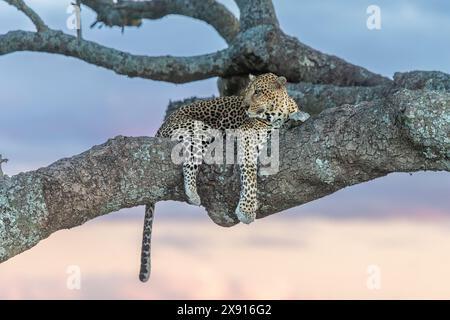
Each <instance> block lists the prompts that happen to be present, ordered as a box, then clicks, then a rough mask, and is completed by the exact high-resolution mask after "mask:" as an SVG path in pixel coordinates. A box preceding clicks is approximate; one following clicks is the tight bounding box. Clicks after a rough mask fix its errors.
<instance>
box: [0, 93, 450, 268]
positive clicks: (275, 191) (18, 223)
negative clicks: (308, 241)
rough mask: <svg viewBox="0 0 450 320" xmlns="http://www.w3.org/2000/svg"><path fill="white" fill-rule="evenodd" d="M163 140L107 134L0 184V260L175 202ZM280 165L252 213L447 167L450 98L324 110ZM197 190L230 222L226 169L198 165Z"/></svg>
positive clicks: (403, 96)
mask: <svg viewBox="0 0 450 320" xmlns="http://www.w3.org/2000/svg"><path fill="white" fill-rule="evenodd" d="M172 146H173V142H170V141H167V140H165V139H158V138H145V137H140V138H127V137H117V138H115V139H112V140H110V141H108V142H107V143H105V144H103V145H100V146H96V147H94V148H92V149H91V150H89V151H86V152H84V153H82V154H80V155H78V156H74V157H71V158H67V159H62V160H59V161H57V162H55V163H54V164H52V165H50V166H49V167H46V168H41V169H39V170H36V171H31V172H27V173H22V174H19V175H16V176H13V177H11V178H8V177H6V178H4V179H3V180H2V181H1V182H0V261H5V260H7V259H9V258H11V257H12V256H14V255H16V254H18V253H20V252H22V251H25V250H27V249H28V248H31V247H32V246H34V245H35V244H37V243H38V242H39V241H40V240H42V239H44V238H46V237H48V236H49V235H50V234H52V233H53V232H55V231H57V230H60V229H64V228H71V227H74V226H78V225H80V224H82V223H84V222H86V221H88V220H90V219H93V218H95V217H97V216H100V215H103V214H107V213H109V212H113V211H117V210H119V209H121V208H129V207H133V206H137V205H144V204H146V203H148V202H153V201H160V200H169V199H170V200H178V201H185V196H184V191H183V183H182V174H181V168H180V167H179V166H176V165H174V164H173V162H172V161H171V156H170V154H171V148H172ZM280 159H281V163H280V170H279V172H278V173H277V174H275V175H271V176H266V177H260V178H259V186H258V190H259V191H258V197H259V200H260V204H261V207H260V210H259V212H258V218H262V217H265V216H267V215H270V214H273V213H276V212H279V211H281V210H284V209H287V208H291V207H294V206H298V205H301V204H303V203H306V202H308V201H312V200H314V199H318V198H320V197H323V196H325V195H328V194H330V193H333V192H335V191H337V190H339V189H341V188H344V187H346V186H350V185H354V184H357V183H361V182H364V181H367V180H371V179H374V178H377V177H381V176H384V175H386V174H388V173H390V172H412V171H418V170H447V171H450V94H449V93H446V92H438V91H422V90H417V91H410V90H405V89H403V90H400V91H398V92H396V93H393V94H391V95H389V96H388V97H387V98H385V99H377V100H374V101H372V102H363V103H360V104H358V105H355V106H352V105H344V106H341V107H338V108H332V109H328V110H325V111H324V112H322V113H321V114H320V115H318V116H315V117H312V118H311V119H310V120H308V121H307V122H306V123H305V124H303V125H300V126H293V127H292V128H291V129H289V130H287V131H286V132H285V133H284V134H283V135H282V137H281V146H280ZM198 185H199V194H200V196H201V198H202V203H203V204H204V206H205V207H206V209H207V211H208V214H209V216H210V217H211V218H212V220H213V221H214V222H216V223H218V224H220V225H223V226H232V225H234V224H236V223H237V220H236V218H235V217H234V214H233V212H234V206H235V205H236V203H237V200H238V197H239V178H238V172H237V170H236V168H235V167H234V166H216V165H211V166H208V165H204V166H202V170H201V173H200V175H199V183H198Z"/></svg>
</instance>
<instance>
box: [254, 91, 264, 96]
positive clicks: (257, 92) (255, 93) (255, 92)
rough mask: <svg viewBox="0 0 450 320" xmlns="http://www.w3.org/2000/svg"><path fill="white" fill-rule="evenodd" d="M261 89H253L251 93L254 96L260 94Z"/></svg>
mask: <svg viewBox="0 0 450 320" xmlns="http://www.w3.org/2000/svg"><path fill="white" fill-rule="evenodd" d="M261 92H262V91H261V90H260V89H255V91H254V92H253V94H254V95H255V96H259V95H260V94H261Z"/></svg>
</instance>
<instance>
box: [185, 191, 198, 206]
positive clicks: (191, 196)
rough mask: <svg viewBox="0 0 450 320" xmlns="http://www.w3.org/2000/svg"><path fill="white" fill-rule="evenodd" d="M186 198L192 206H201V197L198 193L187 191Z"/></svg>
mask: <svg viewBox="0 0 450 320" xmlns="http://www.w3.org/2000/svg"><path fill="white" fill-rule="evenodd" d="M186 196H187V198H188V202H189V203H190V204H193V205H195V206H199V205H200V204H201V200H200V196H199V195H198V193H197V191H193V190H190V189H187V190H186Z"/></svg>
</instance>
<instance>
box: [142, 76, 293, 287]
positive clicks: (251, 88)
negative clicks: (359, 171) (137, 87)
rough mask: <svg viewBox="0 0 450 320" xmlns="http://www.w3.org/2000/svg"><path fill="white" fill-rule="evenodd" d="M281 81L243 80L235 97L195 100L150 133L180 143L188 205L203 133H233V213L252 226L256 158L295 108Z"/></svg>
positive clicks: (146, 268) (146, 261) (147, 222)
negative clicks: (235, 185) (235, 148)
mask: <svg viewBox="0 0 450 320" xmlns="http://www.w3.org/2000/svg"><path fill="white" fill-rule="evenodd" d="M286 83H287V80H286V78H285V77H283V76H277V75H275V74H274V73H264V74H261V75H258V76H253V75H250V76H249V83H248V85H247V87H246V88H244V89H243V91H242V92H241V93H240V94H239V95H236V96H223V97H218V98H212V99H207V100H197V101H195V102H193V103H191V104H187V105H184V106H182V107H180V108H179V109H178V110H176V111H174V112H173V113H172V114H170V115H169V116H168V117H167V118H166V120H165V121H164V123H163V124H162V125H161V127H160V128H159V130H158V131H157V133H156V137H159V138H171V139H172V140H176V141H179V142H180V143H182V144H183V147H184V152H185V157H184V160H183V163H182V171H183V178H184V190H185V194H186V197H187V200H188V202H189V203H190V204H192V205H197V206H200V205H201V199H200V196H199V194H198V192H197V179H196V178H197V174H198V172H199V168H200V165H201V164H202V162H203V159H204V156H205V153H206V150H207V148H208V145H210V144H211V143H212V142H213V140H214V137H211V136H210V135H208V134H207V133H208V132H209V131H210V130H219V131H221V132H223V133H224V134H225V132H226V130H229V129H234V130H236V131H237V132H238V137H239V139H240V141H241V143H238V166H239V172H240V174H239V176H240V183H241V191H240V195H239V202H238V204H237V206H236V210H235V215H236V216H237V218H238V220H239V221H240V222H242V223H244V224H249V223H251V222H253V221H254V220H255V218H256V212H257V209H258V201H257V170H258V156H259V154H260V152H261V150H262V148H263V147H264V146H265V145H266V143H267V141H268V138H269V137H270V134H271V132H272V131H273V130H275V129H279V128H281V126H282V125H283V124H284V123H286V122H287V121H288V120H289V119H290V117H291V116H292V115H294V114H296V113H298V112H299V107H298V106H297V103H296V102H295V100H293V99H292V98H291V97H290V96H289V94H288V91H287V88H286ZM153 215H154V204H148V205H147V206H146V210H145V217H144V230H143V239H142V249H141V269H140V273H139V279H140V280H141V281H142V282H146V281H147V280H148V279H149V275H150V267H151V266H150V246H151V231H152V223H153Z"/></svg>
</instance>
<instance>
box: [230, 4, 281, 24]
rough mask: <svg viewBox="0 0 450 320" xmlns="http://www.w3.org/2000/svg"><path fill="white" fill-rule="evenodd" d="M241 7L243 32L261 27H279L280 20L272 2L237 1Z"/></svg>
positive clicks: (240, 19)
mask: <svg viewBox="0 0 450 320" xmlns="http://www.w3.org/2000/svg"><path fill="white" fill-rule="evenodd" d="M235 2H236V4H237V5H238V7H239V11H240V18H239V21H240V23H241V31H246V30H248V29H250V28H253V27H256V26H259V25H265V24H268V25H272V26H276V27H278V26H279V24H278V18H277V15H276V13H275V9H274V7H273V3H272V1H271V0H235Z"/></svg>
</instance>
